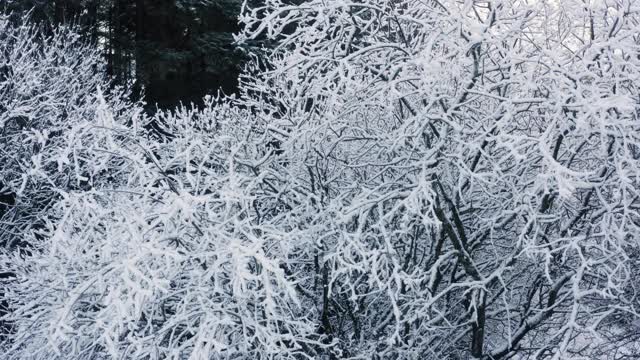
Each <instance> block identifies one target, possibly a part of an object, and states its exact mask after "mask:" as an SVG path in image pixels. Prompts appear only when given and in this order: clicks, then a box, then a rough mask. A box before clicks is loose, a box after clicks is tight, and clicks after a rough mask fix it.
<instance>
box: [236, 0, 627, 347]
mask: <svg viewBox="0 0 640 360" xmlns="http://www.w3.org/2000/svg"><path fill="white" fill-rule="evenodd" d="M297 4H298V5H295V4H292V3H291V2H289V1H279V0H272V1H265V5H264V6H262V7H257V8H253V9H251V8H247V9H245V10H246V12H245V14H246V16H244V17H243V18H242V20H243V21H244V22H245V23H246V30H245V32H244V33H243V34H242V35H241V36H240V40H245V39H247V40H250V39H253V38H258V37H265V36H266V37H269V38H272V39H275V40H277V41H278V44H279V45H278V46H277V47H276V48H275V49H273V50H272V51H271V52H270V57H269V66H266V67H263V68H266V69H268V71H263V72H261V73H260V74H259V76H258V79H257V80H253V79H252V78H251V77H248V78H247V79H245V90H246V92H247V97H248V98H249V100H248V102H249V103H251V104H253V106H254V108H256V109H266V110H265V111H267V112H269V114H270V115H271V121H270V122H269V123H268V126H266V127H265V128H264V131H265V132H268V133H269V134H270V136H271V137H272V138H273V139H274V141H276V142H277V143H278V144H279V149H280V150H279V152H280V153H281V155H280V157H281V158H286V159H287V162H286V164H284V165H282V166H280V167H278V170H277V171H278V172H281V173H284V174H287V176H286V178H287V179H288V181H287V184H288V185H287V188H288V189H292V190H290V191H294V190H293V189H298V190H297V193H298V194H300V197H302V198H303V199H298V198H297V199H295V201H294V203H293V204H290V205H289V206H290V207H291V208H293V209H300V210H299V211H300V212H301V213H305V211H307V212H306V214H307V216H306V217H302V216H300V217H297V218H294V219H293V220H296V224H295V225H293V224H292V225H290V227H292V228H294V227H296V226H297V227H299V228H303V229H305V230H306V231H307V232H308V234H309V235H308V237H307V238H308V241H309V246H312V247H314V248H315V250H314V251H315V255H314V256H315V257H316V258H315V265H314V266H311V265H309V266H306V267H304V265H303V264H305V263H300V264H299V266H301V267H302V268H303V269H304V271H302V273H303V274H305V275H306V277H305V278H302V279H299V281H301V282H302V284H304V286H306V287H308V289H309V290H311V289H313V284H315V283H316V281H319V282H320V283H322V284H323V285H324V287H325V288H324V292H322V291H320V292H318V294H317V295H316V298H317V301H316V302H315V304H316V306H317V315H316V317H317V321H318V323H319V324H320V326H321V328H322V329H323V331H324V332H326V333H328V334H330V335H331V336H332V337H334V338H336V339H337V340H338V344H339V346H338V348H337V349H340V350H342V354H341V356H353V357H364V358H374V357H376V356H378V357H380V358H424V357H427V358H434V359H444V358H466V357H467V356H468V355H470V356H471V357H473V358H487V359H501V358H507V357H510V356H513V355H514V354H518V356H520V357H521V358H526V357H536V356H537V357H538V358H540V357H549V358H563V359H564V358H567V359H568V358H572V357H576V358H579V357H582V358H584V357H589V356H592V354H594V353H593V351H596V350H598V349H599V348H600V347H601V346H602V344H603V342H605V341H611V339H612V338H611V337H609V340H604V339H603V338H602V337H601V336H602V335H603V334H605V333H613V334H618V335H620V338H621V339H622V341H625V342H626V343H633V341H629V336H632V335H630V334H634V333H636V334H637V333H638V328H637V322H636V325H635V326H634V325H631V322H632V320H633V319H634V318H636V316H637V311H638V305H639V303H638V298H637V297H636V296H635V290H634V289H635V288H636V287H637V284H638V283H637V281H634V279H633V273H634V271H637V269H638V260H637V254H638V234H639V232H638V230H639V226H640V217H639V214H638V210H639V209H640V199H639V197H638V196H639V195H640V194H639V191H638V190H639V189H640V184H639V182H638V180H639V175H640V168H639V165H640V163H639V160H640V147H639V146H640V122H639V121H638V101H639V100H640V96H639V95H640V94H639V92H638V88H637V79H638V75H639V70H640V69H639V67H638V66H639V65H640V61H639V59H638V55H637V49H638V46H639V42H638V41H639V38H638V33H639V30H640V29H639V27H638V24H639V23H638V20H640V17H639V15H640V14H639V13H638V11H640V8H639V7H638V6H640V4H638V3H637V2H635V1H630V0H620V1H607V2H605V1H586V2H585V1H571V0H570V1H562V2H544V1H538V2H533V1H519V0H508V1H453V0H452V1H410V0H407V1H402V0H399V1H398V0H393V1H391V0H366V1H358V2H352V1H330V2H327V1H305V2H298V3H297ZM252 75H254V74H252ZM307 208H312V209H313V211H308V210H307ZM294 211H297V210H294ZM311 260H312V259H309V260H308V261H307V262H306V263H313V262H312V261H311ZM316 279H319V280H316ZM327 289H328V290H327ZM632 338H633V339H635V345H633V346H632V349H630V348H627V349H626V350H625V349H624V348H622V349H621V350H620V351H621V353H624V352H625V351H637V350H638V349H637V346H638V343H637V341H638V338H637V336H635V337H634V336H632ZM610 345H611V344H610ZM613 346H615V345H613ZM335 349H336V348H334V353H335V354H337V350H335ZM612 356H613V355H612ZM614 357H615V356H614Z"/></svg>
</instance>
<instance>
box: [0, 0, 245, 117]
mask: <svg viewBox="0 0 640 360" xmlns="http://www.w3.org/2000/svg"><path fill="white" fill-rule="evenodd" d="M3 2H5V1H3ZM240 6H241V1H240V0H55V1H51V0H19V1H15V0H14V1H6V2H5V5H4V8H5V9H4V10H5V11H7V10H8V11H11V12H13V13H14V17H15V20H16V21H23V18H22V15H23V14H24V13H25V12H28V11H30V12H31V13H30V17H31V19H32V20H34V21H36V22H38V23H40V25H41V26H43V27H45V28H49V29H51V28H53V27H54V26H57V25H60V24H65V25H73V26H74V27H75V28H76V31H79V32H80V33H81V34H82V35H83V36H84V37H86V39H87V40H88V41H91V42H93V43H95V44H97V45H98V46H99V48H100V49H101V51H102V52H103V54H104V57H105V60H106V62H107V65H108V67H107V69H108V73H109V75H110V77H111V78H112V80H113V83H114V84H115V85H129V86H133V87H134V89H136V91H135V92H134V94H137V95H140V94H141V93H143V94H144V97H145V99H146V101H147V104H148V105H147V107H148V109H147V110H149V111H153V110H154V109H155V108H156V106H157V107H158V108H161V109H166V108H171V107H174V106H176V105H178V104H180V103H184V104H188V103H192V102H193V103H194V104H196V105H197V104H199V103H200V102H201V99H202V97H203V95H205V94H207V93H215V92H217V91H218V89H221V90H222V91H223V92H224V93H226V94H230V93H233V92H235V91H236V89H237V78H238V74H239V72H240V68H241V63H242V60H243V56H242V52H241V51H239V50H238V49H237V48H236V46H235V45H234V44H233V33H234V32H237V31H238V30H239V25H238V21H237V16H238V14H239V12H240Z"/></svg>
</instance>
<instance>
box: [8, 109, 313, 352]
mask: <svg viewBox="0 0 640 360" xmlns="http://www.w3.org/2000/svg"><path fill="white" fill-rule="evenodd" d="M99 109H100V111H99V112H98V113H97V115H96V117H95V118H94V121H93V124H91V123H87V124H79V125H77V126H74V127H73V128H72V129H70V130H68V133H69V136H67V139H70V140H69V143H68V144H69V147H68V148H69V151H70V152H72V153H77V154H79V156H80V157H81V158H82V159H84V160H85V161H84V163H83V164H82V165H79V166H78V168H77V169H78V171H84V172H87V173H89V174H102V173H108V174H110V175H112V176H113V177H114V178H117V181H116V182H114V183H113V184H108V183H102V184H99V185H94V186H93V187H92V188H91V189H73V190H70V191H60V196H61V197H62V200H61V201H58V202H57V203H56V205H55V208H54V210H55V212H56V216H54V217H52V220H49V221H47V222H46V224H45V228H46V230H43V231H42V240H38V239H37V238H35V237H34V238H30V239H29V240H28V241H29V242H30V243H31V244H33V245H32V248H33V250H32V251H31V252H30V254H29V255H28V256H25V255H24V254H21V253H18V252H14V253H13V254H9V255H7V256H4V257H2V266H3V267H5V268H6V269H8V270H10V271H11V272H12V273H14V274H15V278H16V279H15V281H13V282H12V283H11V284H10V286H7V290H6V296H7V297H8V298H10V299H11V307H10V311H11V313H10V315H9V316H8V319H9V320H10V321H11V322H12V324H13V327H14V332H15V334H14V335H12V339H11V342H8V343H7V345H6V349H5V351H6V354H7V357H8V358H11V359H14V358H15V359H19V358H25V357H29V358H35V359H50V358H55V357H62V358H65V359H102V358H130V359H147V358H149V359H159V358H176V359H182V358H192V359H212V358H245V359H263V358H269V359H273V358H282V359H288V358H290V359H293V358H296V354H302V353H307V354H310V353H311V348H312V347H313V346H314V344H313V343H314V340H313V339H314V335H313V330H314V329H313V325H312V323H309V322H307V321H305V314H306V312H305V311H304V310H303V309H302V308H301V306H300V303H299V301H298V294H297V293H296V290H295V282H294V281H293V280H292V279H290V278H289V277H288V276H287V275H286V274H285V270H284V269H283V267H286V263H287V259H288V258H289V256H288V255H289V252H290V250H289V247H290V246H292V243H294V242H295V241H296V237H295V234H292V233H287V232H286V231H283V230H282V229H280V228H278V227H276V226H275V223H273V222H272V220H273V219H271V221H269V220H266V219H267V216H266V215H264V216H262V218H260V216H259V215H258V213H257V212H255V211H253V210H251V209H254V208H256V206H258V205H256V201H257V200H256V199H257V198H258V197H259V195H260V192H261V188H262V187H264V183H265V182H266V181H267V180H265V179H262V178H260V177H255V176H254V174H253V173H252V172H251V170H252V169H255V168H256V167H258V166H260V165H259V163H256V162H255V160H253V159H257V158H258V155H259V154H258V152H257V151H259V149H258V148H259V147H258V146H256V145H255V141H256V137H255V134H252V132H251V126H250V124H249V123H250V121H251V117H250V116H249V115H250V114H249V113H247V112H246V111H242V110H238V109H237V108H233V107H229V106H228V105H225V103H223V104H221V105H220V104H219V105H214V100H213V99H209V100H208V101H207V106H206V108H205V109H204V110H201V111H193V110H188V109H180V110H178V111H176V112H175V113H159V114H158V115H157V119H156V121H158V122H159V123H163V124H165V125H166V126H167V127H168V128H169V129H170V132H171V133H173V134H175V137H174V138H173V139H171V140H170V141H158V140H155V138H153V137H148V136H142V134H141V132H140V131H139V130H138V125H137V124H136V123H135V122H128V121H121V120H118V118H114V117H113V116H112V113H111V111H110V110H109V109H108V108H107V106H106V103H103V105H102V106H100V107H99ZM71 134H72V136H71ZM243 159H248V160H246V162H245V161H244V160H243Z"/></svg>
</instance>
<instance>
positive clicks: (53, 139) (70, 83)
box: [0, 17, 140, 248]
mask: <svg viewBox="0 0 640 360" xmlns="http://www.w3.org/2000/svg"><path fill="white" fill-rule="evenodd" d="M23 20H24V21H23V22H22V23H20V24H15V23H14V22H9V21H8V20H7V19H6V18H2V17H0V164H2V166H0V197H1V198H2V200H3V201H1V202H2V203H0V246H2V247H8V248H11V247H14V246H15V245H16V244H15V242H21V241H23V239H22V236H23V234H24V233H25V232H28V231H31V230H33V229H34V227H35V225H37V224H40V220H41V218H42V217H43V216H45V214H46V211H47V209H48V208H49V207H50V206H51V204H52V202H53V201H55V199H56V198H57V190H58V189H70V188H80V187H91V186H92V181H93V179H92V175H91V174H87V173H84V167H81V166H79V165H84V161H85V159H82V158H80V157H78V156H77V154H75V153H66V152H65V149H64V147H65V146H66V144H67V143H68V142H69V141H71V139H70V138H69V137H71V136H73V134H72V132H70V131H69V130H70V129H72V128H73V127H74V126H76V125H77V124H81V123H87V122H91V121H93V120H94V119H93V118H94V113H95V111H96V109H97V106H98V101H97V99H96V96H95V94H96V92H97V91H98V89H99V88H101V89H103V90H104V91H106V90H107V89H108V88H109V84H108V82H107V81H106V78H105V72H104V67H103V65H102V60H101V56H100V54H99V53H98V51H97V50H95V49H92V48H91V47H90V46H89V45H88V44H86V43H85V42H84V41H82V40H81V38H80V37H79V35H76V34H75V33H73V31H72V30H70V29H67V28H60V29H57V30H55V31H53V33H52V34H51V35H45V34H44V33H43V32H42V31H41V29H39V28H38V27H36V26H34V25H31V24H29V22H28V18H25V19H23ZM110 93H111V94H110V95H109V96H107V97H106V98H107V100H106V101H108V102H109V103H110V106H111V108H112V109H113V113H114V114H117V115H119V116H120V115H122V116H125V117H128V118H130V117H131V114H132V113H135V112H139V111H140V106H138V105H134V104H130V103H129V101H127V100H126V93H124V92H123V91H121V90H118V89H114V90H113V91H111V92H110ZM72 164H74V167H75V168H76V169H77V170H78V172H74V171H71V168H72V166H71V165H72Z"/></svg>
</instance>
